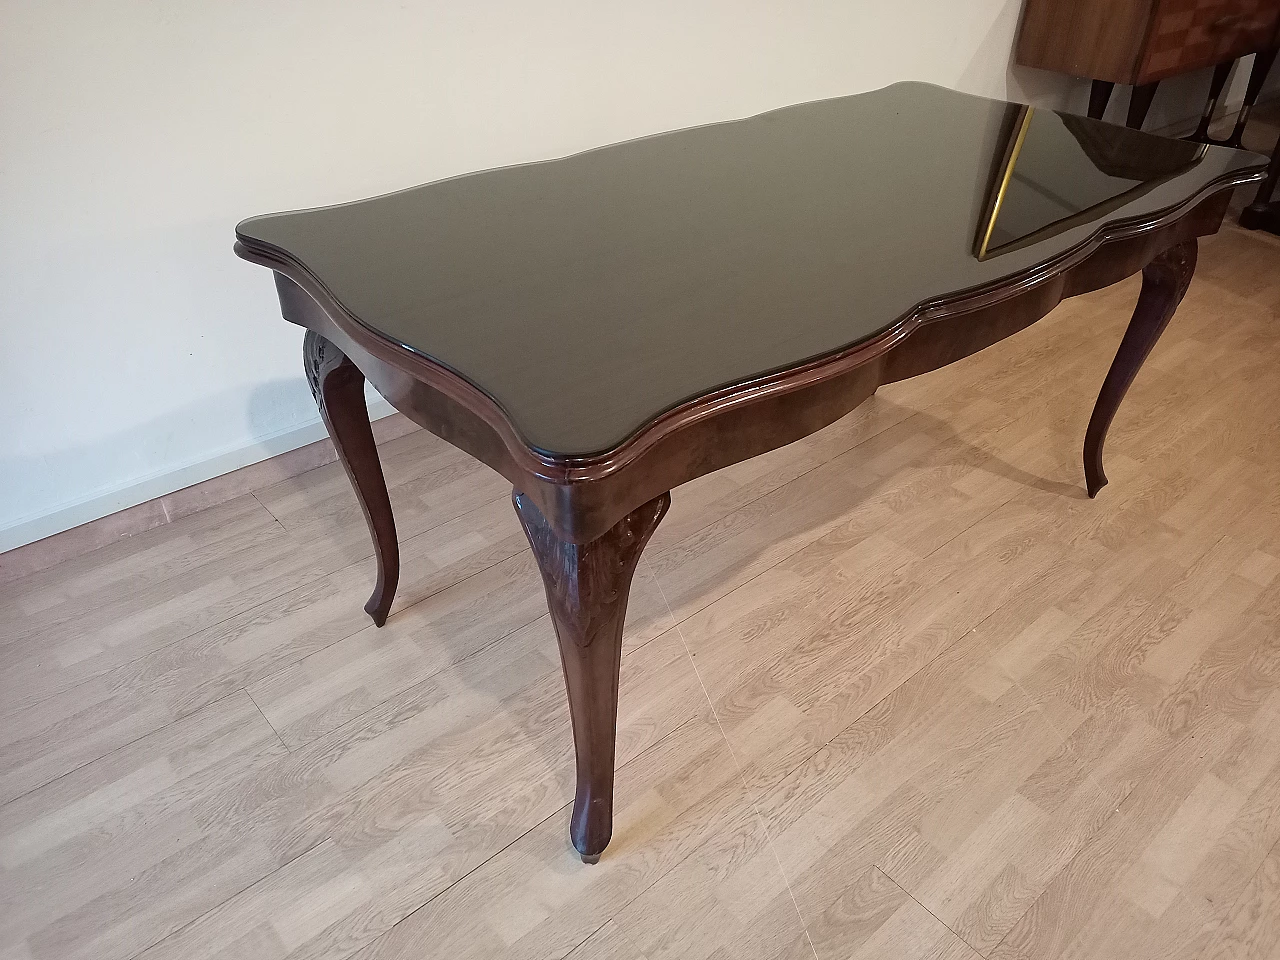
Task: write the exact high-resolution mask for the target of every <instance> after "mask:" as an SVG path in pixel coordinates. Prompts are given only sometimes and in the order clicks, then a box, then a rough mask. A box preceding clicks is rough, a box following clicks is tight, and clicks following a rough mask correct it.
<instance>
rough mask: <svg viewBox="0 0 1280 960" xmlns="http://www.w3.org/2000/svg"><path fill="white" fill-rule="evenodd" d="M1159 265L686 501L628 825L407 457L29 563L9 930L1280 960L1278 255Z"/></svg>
mask: <svg viewBox="0 0 1280 960" xmlns="http://www.w3.org/2000/svg"><path fill="white" fill-rule="evenodd" d="M1137 290H1138V281H1137V280H1136V279H1135V280H1130V281H1128V282H1126V283H1124V284H1121V285H1119V286H1116V287H1113V288H1111V289H1108V290H1104V291H1100V292H1098V293H1096V294H1092V295H1090V296H1087V297H1083V298H1079V299H1076V300H1073V301H1069V302H1067V303H1065V304H1063V305H1062V306H1061V307H1060V308H1059V309H1057V310H1056V311H1054V313H1053V314H1051V315H1050V316H1049V317H1047V318H1046V319H1045V320H1043V321H1041V322H1040V323H1039V324H1037V325H1035V326H1033V327H1031V328H1030V329H1028V330H1027V331H1025V332H1023V333H1020V334H1018V335H1017V336H1016V337H1014V338H1012V339H1010V340H1007V341H1005V342H1003V343H1001V344H999V345H997V346H995V347H993V348H991V349H989V350H987V351H984V352H983V353H981V354H979V355H977V356H975V357H972V358H970V359H968V360H966V361H963V362H961V363H958V364H955V365H953V366H951V367H949V368H947V369H945V370H942V371H938V372H936V373H933V374H929V375H926V376H923V377H919V378H916V379H914V380H910V381H907V382H904V383H901V384H897V385H894V386H891V387H888V388H885V389H883V390H881V391H880V393H879V394H878V395H877V396H876V397H874V398H873V399H872V400H871V401H869V402H868V403H866V404H865V405H864V406H862V407H861V408H859V409H858V410H857V411H856V412H854V413H853V414H851V415H850V416H848V417H846V418H845V419H843V420H841V421H840V422H838V423H836V424H834V425H833V426H831V427H829V428H828V429H826V430H824V431H822V432H820V433H818V434H816V435H814V436H812V437H810V438H808V439H806V440H804V441H801V442H799V443H796V444H793V445H791V446H789V447H786V448H784V449H782V450H778V451H775V452H774V453H772V454H769V455H767V456H765V457H761V458H758V459H756V460H752V461H749V462H747V463H743V464H740V465H738V466H735V467H732V468H730V469H727V470H723V471H721V472H719V473H716V474H714V475H711V476H709V477H705V478H703V479H702V480H699V481H697V482H695V483H692V484H689V485H687V486H685V487H682V488H680V489H678V490H677V491H676V492H675V494H674V496H673V506H672V509H671V513H670V515H669V516H668V518H667V519H666V521H665V522H664V523H663V524H662V526H660V527H659V529H658V531H657V534H656V535H655V536H654V539H653V542H652V543H651V545H650V547H649V548H648V550H647V552H646V554H645V557H644V560H643V561H642V563H641V567H640V570H639V572H638V573H637V577H636V584H635V589H634V596H633V600H632V606H631V611H630V615H629V618H628V624H627V636H626V647H625V657H624V660H623V664H622V688H621V708H620V714H621V716H620V728H621V729H620V734H619V765H620V766H619V774H618V785H617V799H618V811H617V823H616V827H615V832H614V838H613V842H612V844H611V845H610V847H609V849H608V850H607V851H606V853H605V856H604V859H603V860H602V861H601V863H600V864H599V865H598V866H595V867H587V866H584V865H583V864H581V863H580V862H579V861H578V859H577V857H576V856H575V855H574V854H573V852H572V850H571V849H570V847H569V844H568V841H567V820H568V814H569V806H568V804H569V801H570V799H571V796H572V788H573V753H572V743H571V736H570V729H569V716H568V710H567V707H566V703H565V698H564V693H563V690H562V686H561V678H560V671H559V664H558V659H557V653H556V647H555V641H554V637H553V635H552V630H551V626H550V624H549V622H548V618H547V615H546V612H545V606H544V600H543V595H542V587H541V583H540V581H539V578H538V575H537V572H536V570H535V568H534V565H533V561H532V557H531V555H530V552H529V550H528V547H527V545H526V543H525V541H524V538H523V535H522V534H521V532H520V528H519V525H518V523H517V521H516V518H515V515H514V513H513V511H512V509H511V506H510V503H509V500H508V495H509V491H508V489H507V487H506V485H505V484H504V483H503V481H502V480H501V479H500V478H498V477H497V476H496V475H495V474H492V473H491V472H489V471H488V470H487V469H486V468H484V467H481V466H479V465H478V464H476V463H474V462H472V461H470V460H469V459H468V458H467V457H466V456H465V455H462V454H460V453H458V452H456V451H454V450H453V449H451V448H450V447H448V446H447V445H445V444H444V443H442V442H440V441H438V440H435V439H434V438H432V437H430V436H428V435H426V434H425V433H421V432H419V433H414V434H410V435H408V436H405V437H402V438H400V439H398V440H395V441H393V442H391V443H389V444H387V445H386V446H385V447H384V450H383V453H384V458H385V462H386V468H387V473H388V478H389V480H390V483H391V485H392V499H393V501H394V503H395V507H396V510H397V521H398V523H399V526H400V530H401V536H402V551H403V555H404V575H403V578H402V584H401V587H400V592H399V596H398V598H397V600H396V604H395V607H394V609H393V611H392V615H391V619H390V621H389V622H388V623H387V626H386V627H385V628H384V629H381V630H377V629H375V628H374V627H373V626H372V625H371V624H370V623H369V621H368V619H367V618H366V617H365V615H364V613H363V611H362V610H361V605H362V603H363V601H364V599H365V597H366V595H367V594H368V591H369V589H370V586H371V582H372V574H373V567H372V562H371V561H370V559H369V556H370V553H371V549H370V545H369V542H368V536H367V534H366V532H365V529H364V524H363V520H362V518H361V516H360V512H359V510H358V508H357V506H356V503H355V500H354V498H353V496H352V494H351V492H350V490H349V489H348V486H347V481H346V478H345V477H344V475H343V474H342V470H341V468H340V467H338V466H337V465H329V466H326V467H322V468H319V469H317V470H314V471H312V472H310V473H307V474H304V475H302V476H300V477H297V478H295V479H292V480H289V481H286V482H282V483H280V484H278V485H277V486H275V487H272V488H270V489H268V490H266V491H265V492H263V493H260V494H259V495H257V496H245V497H242V498H240V499H238V500H234V501H231V502H229V503H226V504H223V505H220V506H217V507H215V508H212V509H209V510H206V511H204V512H201V513H198V514H195V515H193V516H190V517H187V518H185V519H183V520H179V521H176V522H174V523H172V524H169V525H167V526H165V527H162V528H158V529H156V530H153V531H150V532H148V533H143V534H140V535H138V536H135V537H133V538H131V539H129V540H126V541H122V542H119V543H117V544H114V545H112V546H109V547H105V548H103V549H100V550H98V551H96V552H94V553H92V554H88V555H86V556H83V557H80V558H77V559H74V560H69V561H66V562H64V563H61V564H59V565H58V566H56V567H53V568H51V569H49V570H46V571H42V572H40V573H36V574H32V575H30V576H27V577H25V578H23V579H22V580H19V581H16V582H13V583H10V584H7V585H5V586H4V587H2V588H0V633H2V634H3V635H2V637H0V649H2V650H3V653H2V654H0V657H2V659H0V663H2V664H3V669H2V670H0V958H3V960H76V958H86V960H88V958H91V960H127V958H133V957H140V958H146V960H161V958H181V960H203V958H228V960H229V958H269V960H276V958H284V957H291V958H293V957H296V958H302V957H306V958H330V960H339V958H348V957H350V958H358V960H391V958H425V957H448V958H465V957H566V956H567V957H572V958H574V960H588V958H597V960H603V958H611V960H637V958H648V960H657V958H676V957H679V958H696V957H706V958H711V957H715V958H756V957H760V958H764V957H777V958H788V960H797V958H806V957H818V958H823V960H825V958H829V957H830V958H836V957H842V958H843V957H859V958H862V957H865V958H873V957H874V958H882V957H892V958H904V960H905V958H922V960H923V958H948V960H964V958H969V960H972V958H975V957H986V958H991V960H1057V958H1062V960H1066V958H1071V960H1079V958H1095V957H1096V958H1102V957H1114V958H1124V960H1141V958H1156V957H1159V958H1187V960H1191V958H1257V960H1261V958H1267V957H1272V958H1274V957H1280V483H1278V481H1280V240H1277V239H1275V238H1271V237H1265V236H1258V235H1251V234H1247V233H1245V232H1243V231H1240V230H1238V229H1235V228H1232V227H1228V228H1226V230H1225V232H1224V233H1223V234H1222V235H1220V236H1219V237H1217V238H1214V239H1211V240H1209V241H1207V242H1205V243H1204V244H1203V245H1202V254H1201V264H1200V269H1199V272H1198V275H1197V278H1196V280H1195V282H1194V283H1193V284H1192V287H1191V291H1190V293H1189V294H1188V296H1187V299H1186V301H1185V303H1184V304H1183V307H1182V309H1181V310H1180V312H1179V314H1178V316H1177V317H1176V318H1175V319H1174V322H1173V323H1172V325H1171V326H1170V328H1169V330H1168V332H1167V333H1166V334H1165V337H1164V340H1163V341H1162V343H1161V344H1160V345H1159V347H1158V348H1157V350H1156V351H1155V353H1154V354H1153V356H1152V357H1151V359H1150V361H1149V362H1148V364H1147V367H1146V369H1145V370H1144V372H1143V374H1142V375H1141V377H1140V378H1139V380H1138V382H1137V384H1136V385H1135V386H1134V388H1133V390H1132V392H1131V394H1130V396H1129V399H1128V401H1127V403H1126V404H1125V405H1124V407H1123V408H1122V410H1121V413H1120V415H1119V417H1118V419H1117V422H1116V424H1115V427H1114V429H1113V431H1112V434H1111V438H1110V442H1109V445H1108V460H1107V468H1108V474H1109V476H1110V478H1111V485H1110V486H1108V487H1107V488H1106V489H1105V490H1104V491H1103V492H1102V494H1101V496H1100V497H1099V498H1098V499H1097V500H1096V501H1090V500H1088V499H1087V498H1086V497H1085V493H1084V485H1083V477H1082V471H1081V465H1080V448H1081V442H1082V439H1083V436H1084V428H1085V424H1086V422H1087V420H1088V417H1089V412H1090V410H1091V408H1092V404H1093V400H1094V397H1095V396H1096V394H1097V391H1098V387H1099V385H1100V384H1101V382H1102V377H1103V374H1104V372H1105V370H1106V368H1107V365H1108V364H1109V363H1110V360H1111V358H1112V355H1113V354H1114V352H1115V348H1116V346H1117V344H1118V342H1119V339H1120V334H1121V332H1122V330H1123V328H1124V325H1125V323H1126V322H1127V320H1128V317H1129V313H1130V310H1131V308H1132V306H1133V303H1134V301H1135V298H1136V296H1137Z"/></svg>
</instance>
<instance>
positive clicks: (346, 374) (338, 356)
mask: <svg viewBox="0 0 1280 960" xmlns="http://www.w3.org/2000/svg"><path fill="white" fill-rule="evenodd" d="M302 365H303V368H304V369H305V370H306V372H307V382H308V383H309V384H311V395H312V396H313V397H315V398H316V406H318V407H319V408H320V416H321V418H322V419H323V420H324V425H325V427H326V428H327V429H328V431H329V436H330V437H332V438H333V445H334V447H335V448H337V451H338V459H340V460H341V461H342V466H343V467H344V468H345V469H346V471H347V476H348V477H349V478H350V479H351V486H352V487H354V488H355V492H356V499H357V500H359V501H360V509H361V510H362V511H364V518H365V521H366V522H367V523H368V524H369V533H370V534H371V535H372V537H373V547H374V553H375V554H376V556H377V559H378V582H377V584H376V585H375V586H374V588H373V594H372V595H371V596H370V597H369V601H368V603H366V604H365V605H364V610H365V613H367V614H369V616H370V617H372V618H373V622H374V623H375V624H377V625H378V626H382V625H383V624H384V623H386V622H387V614H388V613H389V612H390V610H391V601H392V599H394V597H395V595H396V586H397V584H399V582H400V545H399V542H398V541H397V540H396V522H395V518H394V516H392V513H391V499H390V497H388V496H387V482H386V479H385V478H384V477H383V475H382V463H381V461H380V460H379V459H378V447H377V445H376V443H375V442H374V439H373V428H372V426H371V425H370V423H369V408H368V406H367V405H366V404H365V400H364V374H362V373H361V372H360V369H359V368H358V367H357V366H356V365H355V364H354V363H352V362H351V361H350V360H348V359H347V357H346V355H345V354H343V353H342V351H341V350H339V349H338V348H337V347H335V346H334V345H333V344H332V343H331V342H330V341H328V340H326V339H325V338H324V337H323V336H321V335H320V334H318V333H316V332H315V331H314V330H308V331H307V335H306V337H304V338H303V341H302Z"/></svg>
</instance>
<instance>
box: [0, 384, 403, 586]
mask: <svg viewBox="0 0 1280 960" xmlns="http://www.w3.org/2000/svg"><path fill="white" fill-rule="evenodd" d="M369 417H370V419H372V420H373V421H374V423H373V431H374V437H375V438H376V439H377V441H378V442H379V443H384V442H386V441H388V440H392V439H394V438H396V437H399V436H404V435H405V434H407V433H410V432H412V431H414V430H417V429H419V428H418V427H417V425H416V424H414V423H412V422H411V421H410V420H408V419H407V418H406V417H405V416H404V415H403V414H400V413H397V412H396V411H395V410H394V408H393V407H392V406H391V404H389V403H387V402H386V401H385V400H383V399H381V398H379V399H377V400H376V401H374V402H372V403H370V404H369ZM336 459H337V454H336V452H335V451H334V449H333V443H332V442H331V441H330V440H329V436H328V434H327V432H326V431H325V428H324V424H323V423H322V422H321V421H320V420H318V419H317V420H316V421H315V422H314V423H309V424H306V425H304V426H302V427H296V428H294V429H292V430H287V431H284V432H282V433H278V434H275V435H274V436H270V437H265V438H262V439H260V440H257V441H255V442H254V443H252V444H249V445H247V446H245V447H241V448H239V449H236V450H232V451H228V452H226V453H223V454H221V455H219V456H216V457H212V458H210V459H208V460H202V461H200V462H199V463H195V464H189V465H187V466H185V467H181V468H179V469H177V470H173V471H169V472H166V473H164V474H160V475H158V476H155V477H151V478H148V479H146V480H143V481H141V482H139V483H136V484H132V485H130V486H128V487H126V488H124V489H122V490H118V491H113V492H112V493H108V494H105V495H103V496H100V497H93V498H90V499H87V500H85V501H83V502H81V503H76V504H72V505H71V506H68V507H65V508H63V509H61V510H57V511H55V512H53V513H49V514H45V515H44V516H41V517H36V518H34V519H32V520H28V521H26V522H24V523H19V524H16V525H14V526H11V527H8V528H6V529H4V530H0V583H6V582H8V581H11V580H15V579H17V578H18V577H22V576H25V575H27V574H29V573H35V572H37V571H39V570H43V569H46V568H48V567H51V566H53V565H54V564H56V563H61V562H62V561H63V560H69V559H71V558H72V557H77V556H80V555H82V554H85V553H89V552H90V551H93V550H96V549H98V548H99V547H103V546H106V545H107V544H109V543H112V542H114V541H116V540H119V539H121V538H123V537H129V536H133V535H134V534H137V533H141V532H143V531H144V530H149V529H151V528H153V527H158V526H162V525H164V524H166V523H170V522H172V521H174V520H177V519H179V518H180V517H185V516H188V515H190V514H192V513H195V512H196V511H198V510H203V509H204V508H206V507H211V506H214V505H215V504H218V503H224V502H226V501H227V500H231V499H233V498H235V497H238V496H243V495H244V494H246V493H252V492H253V491H255V490H261V489H263V488H264V487H267V486H270V485H271V484H273V483H279V482H280V481H281V480H287V479H289V478H290V477H295V476H297V475H298V474H301V473H305V472H306V471H308V470H314V469H315V468H316V467H319V466H323V465H324V464H326V463H332V462H333V461H334V460H336Z"/></svg>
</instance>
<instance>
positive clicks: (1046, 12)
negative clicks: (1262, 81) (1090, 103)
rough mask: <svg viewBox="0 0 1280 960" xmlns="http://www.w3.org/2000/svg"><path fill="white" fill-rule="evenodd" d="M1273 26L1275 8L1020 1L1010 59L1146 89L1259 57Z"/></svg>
mask: <svg viewBox="0 0 1280 960" xmlns="http://www.w3.org/2000/svg"><path fill="white" fill-rule="evenodd" d="M1277 20H1280V3H1276V2H1275V0H1026V3H1025V5H1024V7H1023V12H1022V24H1021V27H1020V29H1019V34H1018V42H1017V47H1016V54H1015V56H1016V59H1017V62H1018V63H1020V64H1022V65H1023V66H1027V67H1038V68H1040V69H1042V70H1053V71H1055V72H1058V73H1065V74H1068V75H1070V76H1074V77H1087V78H1089V79H1092V80H1100V81H1107V82H1110V83H1123V84H1134V85H1141V86H1145V85H1149V84H1152V83H1155V82H1158V81H1160V80H1163V79H1165V78H1166V77H1171V76H1174V75H1176V74H1181V73H1188V72H1190V71H1193V70H1199V69H1203V68H1206V67H1211V66H1214V65H1215V64H1219V63H1223V62H1227V63H1229V62H1231V61H1232V60H1236V59H1238V58H1240V57H1242V56H1246V55H1248V54H1250V53H1256V52H1257V51H1259V50H1264V49H1266V48H1267V47H1268V46H1271V45H1273V38H1274V37H1275V31H1276V24H1277ZM1090 115H1091V116H1092V115H1093V114H1090ZM1136 125H1137V124H1131V126H1136Z"/></svg>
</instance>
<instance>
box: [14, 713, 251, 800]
mask: <svg viewBox="0 0 1280 960" xmlns="http://www.w3.org/2000/svg"><path fill="white" fill-rule="evenodd" d="M242 692H243V691H241V690H232V691H231V692H230V693H228V694H227V695H226V696H222V697H218V699H216V700H210V701H209V702H208V703H206V704H203V705H202V706H200V707H197V708H196V709H195V710H193V711H191V713H188V714H184V715H183V716H182V717H180V718H178V720H185V719H186V718H187V717H190V716H192V715H193V714H195V713H198V712H199V711H201V710H207V709H208V708H209V707H215V706H217V705H218V704H220V703H222V702H223V701H224V700H229V699H231V698H232V697H234V696H235V695H236V694H238V693H242ZM178 720H170V721H166V722H164V723H162V724H161V725H160V726H158V727H156V728H155V730H148V731H147V732H146V733H141V734H139V735H138V736H136V737H134V738H133V739H132V740H129V741H128V742H126V743H122V744H120V745H119V746H118V747H112V748H111V749H110V750H108V751H107V752H106V753H104V754H102V755H100V756H97V757H94V758H93V759H91V760H85V761H84V762H83V763H78V764H76V765H75V766H74V767H72V768H71V769H70V770H64V771H63V772H62V773H60V774H58V775H57V776H56V777H50V778H49V779H48V780H46V781H44V782H43V783H41V784H39V785H37V786H34V787H31V788H29V789H27V790H23V791H22V793H19V794H17V795H16V796H12V797H10V798H9V799H8V800H5V801H4V802H3V803H0V810H3V809H4V808H5V807H7V806H9V804H11V803H16V802H17V801H19V800H21V799H22V798H23V797H26V796H28V795H30V794H32V793H35V792H36V791H37V790H43V789H45V788H46V787H48V786H50V785H52V784H55V783H57V782H58V781H59V780H61V779H62V778H63V777H69V776H71V774H73V773H75V772H76V771H78V770H83V769H84V768H85V767H87V766H89V765H90V764H94V763H98V762H99V761H101V760H105V759H107V757H109V756H111V755H112V754H113V753H118V752H119V751H121V750H126V749H128V748H129V747H131V746H133V745H134V744H135V743H137V742H138V741H139V740H145V739H146V738H147V737H150V736H153V735H154V734H155V733H156V732H157V731H159V730H163V729H164V728H165V727H167V726H170V725H171V724H173V723H177V722H178Z"/></svg>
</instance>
